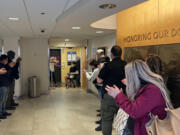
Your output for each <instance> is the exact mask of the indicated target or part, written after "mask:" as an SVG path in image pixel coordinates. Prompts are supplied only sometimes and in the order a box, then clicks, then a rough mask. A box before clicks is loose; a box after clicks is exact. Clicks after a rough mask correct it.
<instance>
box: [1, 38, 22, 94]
mask: <svg viewBox="0 0 180 135" xmlns="http://www.w3.org/2000/svg"><path fill="white" fill-rule="evenodd" d="M9 50H12V51H14V52H15V53H16V56H15V59H14V61H15V60H16V58H17V57H20V56H21V54H20V46H19V37H4V38H3V53H4V54H7V52H8V51H9ZM20 75H21V73H20ZM21 91H22V89H21V78H19V79H18V80H16V81H15V96H16V97H19V96H20V95H21Z"/></svg>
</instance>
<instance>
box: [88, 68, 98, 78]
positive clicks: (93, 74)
mask: <svg viewBox="0 0 180 135" xmlns="http://www.w3.org/2000/svg"><path fill="white" fill-rule="evenodd" d="M98 74H99V69H98V68H97V69H95V70H94V72H86V77H87V79H88V80H89V81H94V80H95V79H96V78H97V76H98Z"/></svg>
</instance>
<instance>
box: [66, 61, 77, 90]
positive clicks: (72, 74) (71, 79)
mask: <svg viewBox="0 0 180 135" xmlns="http://www.w3.org/2000/svg"><path fill="white" fill-rule="evenodd" d="M78 74H79V71H78V70H77V68H76V62H72V66H71V68H70V71H69V73H68V74H67V76H66V88H69V87H74V88H75V87H76V75H78Z"/></svg>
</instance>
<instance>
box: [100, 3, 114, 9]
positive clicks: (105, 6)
mask: <svg viewBox="0 0 180 135" xmlns="http://www.w3.org/2000/svg"><path fill="white" fill-rule="evenodd" d="M115 7H117V6H116V5H115V4H102V5H100V6H99V8H102V9H107V8H109V9H113V8H115Z"/></svg>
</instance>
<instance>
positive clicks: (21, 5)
mask: <svg viewBox="0 0 180 135" xmlns="http://www.w3.org/2000/svg"><path fill="white" fill-rule="evenodd" d="M144 1H146V0H0V37H15V36H16V37H43V38H57V37H58V38H59V37H61V38H75V39H76V38H77V39H79V38H81V39H89V38H93V37H96V36H99V35H101V36H102V35H106V34H109V33H113V32H114V30H104V33H102V34H97V33H96V30H97V29H96V28H92V27H91V26H90V25H91V24H92V23H93V22H96V21H97V20H100V19H102V18H104V17H107V16H110V15H112V14H115V13H117V12H120V11H122V10H124V9H127V8H129V7H132V6H134V5H137V4H139V3H142V2H144ZM104 3H114V4H116V5H117V7H116V8H114V9H106V10H104V9H100V8H99V5H101V4H104ZM42 12H44V13H45V15H41V13H42ZM9 17H18V18H19V19H20V20H19V21H11V20H9V19H8V18H9ZM73 26H80V27H81V29H80V30H72V27H73ZM42 29H44V30H45V32H44V33H42V32H41V30H42Z"/></svg>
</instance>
